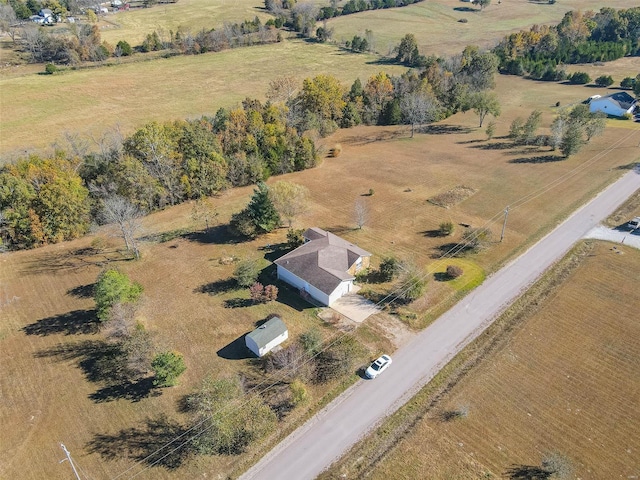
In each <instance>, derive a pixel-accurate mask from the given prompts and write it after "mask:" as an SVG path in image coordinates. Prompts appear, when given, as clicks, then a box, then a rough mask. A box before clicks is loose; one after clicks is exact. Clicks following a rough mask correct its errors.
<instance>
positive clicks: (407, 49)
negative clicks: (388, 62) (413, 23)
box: [396, 33, 420, 66]
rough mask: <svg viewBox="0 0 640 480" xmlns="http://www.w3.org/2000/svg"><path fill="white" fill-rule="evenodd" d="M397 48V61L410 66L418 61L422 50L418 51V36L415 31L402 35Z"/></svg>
mask: <svg viewBox="0 0 640 480" xmlns="http://www.w3.org/2000/svg"><path fill="white" fill-rule="evenodd" d="M397 49H398V53H397V55H396V61H397V62H400V63H404V64H405V65H408V66H414V65H415V64H416V63H417V60H418V57H419V55H420V52H419V51H418V42H417V40H416V36H415V35H414V34H413V33H407V34H406V35H405V36H404V37H402V40H400V44H399V45H398V47H397Z"/></svg>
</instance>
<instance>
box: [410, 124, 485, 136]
mask: <svg viewBox="0 0 640 480" xmlns="http://www.w3.org/2000/svg"><path fill="white" fill-rule="evenodd" d="M471 131H472V130H471V129H470V128H469V127H461V126H460V125H449V124H439V125H428V126H426V127H424V128H422V129H421V132H422V133H428V134H432V135H443V134H452V133H471Z"/></svg>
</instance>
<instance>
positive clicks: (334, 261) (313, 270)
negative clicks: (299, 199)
mask: <svg viewBox="0 0 640 480" xmlns="http://www.w3.org/2000/svg"><path fill="white" fill-rule="evenodd" d="M303 236H304V238H305V243H304V244H303V245H301V246H299V247H298V248H296V249H295V250H293V251H291V252H289V253H287V254H286V255H284V256H282V257H280V258H279V259H278V260H276V261H275V263H276V265H277V268H278V278H279V279H280V280H282V281H284V282H286V283H288V284H289V285H292V286H294V287H296V288H298V289H299V290H300V292H301V294H302V295H303V296H309V297H311V298H312V299H314V300H315V301H317V302H319V303H320V304H322V305H327V306H328V305H331V304H332V303H333V302H335V301H336V300H337V299H338V298H340V297H341V296H343V295H345V294H346V293H349V292H350V291H351V290H352V289H353V281H354V280H355V275H356V273H358V272H359V271H360V270H362V269H364V268H367V267H368V266H369V261H370V259H371V254H370V253H369V252H367V251H365V250H363V249H361V248H360V247H357V246H356V245H354V244H352V243H350V242H347V241H346V240H344V239H342V238H340V237H338V236H337V235H334V234H333V233H329V232H325V231H324V230H322V229H320V228H310V229H308V230H307V231H306V232H304V234H303Z"/></svg>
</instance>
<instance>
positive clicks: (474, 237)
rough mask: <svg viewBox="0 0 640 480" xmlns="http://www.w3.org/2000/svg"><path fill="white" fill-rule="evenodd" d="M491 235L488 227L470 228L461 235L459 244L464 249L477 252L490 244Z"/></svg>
mask: <svg viewBox="0 0 640 480" xmlns="http://www.w3.org/2000/svg"><path fill="white" fill-rule="evenodd" d="M492 237H493V235H492V234H491V230H489V229H488V228H470V229H468V230H467V231H466V232H464V234H463V235H462V242H461V244H460V246H461V247H462V248H463V249H464V250H470V251H472V252H477V251H478V250H482V249H484V248H487V247H488V246H489V245H490V244H491V239H492Z"/></svg>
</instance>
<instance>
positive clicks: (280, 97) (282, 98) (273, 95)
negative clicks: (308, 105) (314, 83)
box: [267, 76, 299, 103]
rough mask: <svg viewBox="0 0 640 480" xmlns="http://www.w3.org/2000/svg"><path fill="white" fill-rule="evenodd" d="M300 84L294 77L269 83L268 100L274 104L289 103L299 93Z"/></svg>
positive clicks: (286, 77)
mask: <svg viewBox="0 0 640 480" xmlns="http://www.w3.org/2000/svg"><path fill="white" fill-rule="evenodd" d="M298 88H299V84H298V81H297V80H296V78H295V77H293V76H282V77H278V78H275V79H274V80H271V81H270V82H269V89H268V90H267V98H268V99H269V100H271V101H272V102H282V103H287V102H288V101H289V100H291V99H293V98H294V97H295V95H296V92H297V91H298Z"/></svg>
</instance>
